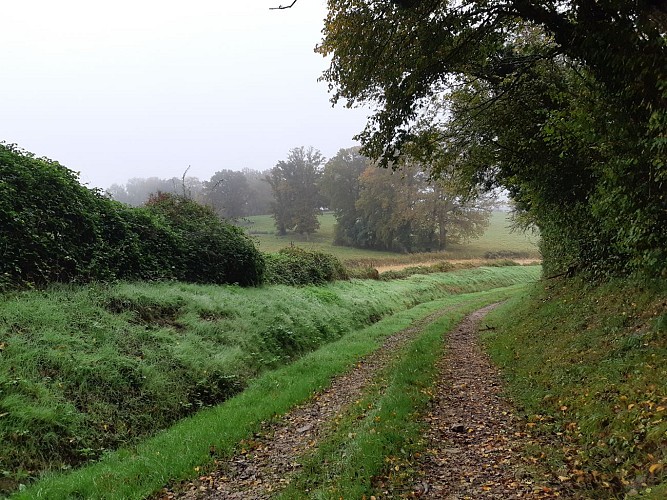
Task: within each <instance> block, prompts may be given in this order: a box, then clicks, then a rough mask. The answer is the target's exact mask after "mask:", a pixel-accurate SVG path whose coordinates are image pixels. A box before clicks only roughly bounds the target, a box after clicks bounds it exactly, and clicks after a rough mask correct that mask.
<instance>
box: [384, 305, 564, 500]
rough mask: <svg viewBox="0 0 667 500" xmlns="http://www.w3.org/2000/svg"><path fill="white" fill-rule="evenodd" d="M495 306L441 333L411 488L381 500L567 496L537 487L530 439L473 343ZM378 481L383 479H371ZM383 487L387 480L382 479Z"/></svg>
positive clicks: (553, 487) (491, 368)
mask: <svg viewBox="0 0 667 500" xmlns="http://www.w3.org/2000/svg"><path fill="white" fill-rule="evenodd" d="M497 305H498V304H493V305H490V306H487V307H484V308H482V309H480V310H478V311H476V312H474V313H472V314H471V315H469V316H468V317H466V318H465V319H464V320H463V321H462V322H461V323H460V324H459V325H458V326H457V327H456V328H455V329H454V330H452V331H451V332H450V333H449V335H448V336H447V338H446V351H445V355H444V356H443V357H442V358H441V359H440V361H439V362H438V373H439V375H438V379H437V382H436V384H435V387H434V396H433V399H432V401H431V403H430V405H429V408H428V410H427V412H426V414H425V417H424V423H425V424H426V429H427V430H426V433H425V435H424V441H425V443H424V444H425V450H424V452H423V453H422V454H420V456H419V458H418V459H417V463H414V464H412V465H413V467H414V468H415V469H417V470H418V473H417V474H416V477H417V479H416V481H415V482H414V483H413V484H412V486H411V488H410V491H407V492H406V491H403V492H397V491H387V490H385V491H384V494H383V495H380V498H387V497H390V498H401V497H403V498H405V497H410V498H413V497H420V498H429V499H442V500H459V499H518V498H526V499H528V498H530V499H547V498H568V497H569V496H570V494H569V493H568V491H566V490H564V489H561V487H560V485H558V484H546V483H548V481H546V480H545V481H543V483H544V484H537V483H536V482H535V479H534V478H533V474H532V473H530V472H529V471H530V470H531V469H532V466H533V465H534V464H532V463H531V460H530V459H526V458H525V457H524V456H523V454H522V446H523V445H524V444H526V443H527V442H528V441H529V440H530V441H531V442H532V444H533V445H534V444H536V443H537V444H539V443H538V441H536V439H537V438H536V437H534V436H531V435H530V432H529V431H528V430H527V427H526V424H525V422H524V421H523V419H521V418H519V417H518V416H517V415H516V412H515V410H514V409H513V407H512V406H511V405H510V404H509V403H508V402H507V401H506V400H505V399H504V398H503V397H502V384H501V379H500V376H499V371H498V369H497V368H496V367H495V366H494V365H493V364H492V363H491V361H490V359H489V358H488V356H487V355H486V353H484V352H483V350H482V348H481V347H480V343H479V339H478V337H479V333H478V329H479V324H480V322H481V321H482V319H483V318H484V316H485V315H486V314H487V313H488V312H489V311H491V310H492V309H493V308H494V307H496V306H497ZM378 482H379V483H381V482H382V480H379V481H378ZM386 484H391V481H387V482H386Z"/></svg>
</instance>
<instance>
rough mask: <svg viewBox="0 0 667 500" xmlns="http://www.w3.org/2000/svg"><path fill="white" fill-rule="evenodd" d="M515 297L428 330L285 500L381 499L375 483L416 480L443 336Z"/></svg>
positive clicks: (480, 297)
mask: <svg viewBox="0 0 667 500" xmlns="http://www.w3.org/2000/svg"><path fill="white" fill-rule="evenodd" d="M513 288H514V287H513ZM512 292H516V288H514V289H513V290H508V289H502V290H496V291H490V292H487V293H483V294H475V295H476V299H475V300H471V301H469V302H466V303H463V304H461V307H458V308H456V309H454V310H453V311H452V312H451V313H449V314H446V315H445V316H443V317H441V318H439V319H437V320H435V321H434V322H433V323H430V324H429V325H427V326H425V327H424V329H423V331H422V333H421V334H420V335H419V336H417V337H416V338H415V340H413V341H412V342H410V343H409V344H408V345H406V346H405V347H404V348H403V349H402V350H401V352H400V353H399V355H398V356H397V357H396V359H395V360H394V361H393V362H392V363H391V364H390V366H388V367H386V368H385V369H384V370H383V373H382V374H380V375H379V376H378V377H377V379H376V383H375V384H373V385H372V386H370V387H368V388H367V390H366V391H365V392H364V394H361V395H360V396H359V399H358V400H357V402H356V404H355V405H354V407H352V408H350V409H349V411H348V412H347V413H346V414H345V416H343V417H342V418H341V419H340V420H339V421H338V422H336V423H335V426H336V428H335V429H334V430H333V432H332V433H331V435H330V436H329V437H328V438H327V439H326V440H325V441H323V442H322V443H320V445H319V447H318V449H317V451H315V452H314V453H312V454H311V455H310V456H308V457H307V458H305V459H304V460H303V467H302V470H301V473H300V474H299V475H298V476H296V477H295V478H293V480H292V481H291V483H290V485H289V486H288V487H287V488H286V489H285V490H283V492H282V493H281V495H280V498H281V499H282V500H291V499H297V498H317V499H325V498H326V499H329V498H330V499H339V498H367V497H369V496H371V495H374V494H376V495H380V496H382V491H375V489H376V486H377V485H374V484H373V479H374V478H375V477H377V476H378V475H382V476H384V477H388V478H389V479H390V480H392V479H394V476H401V475H405V474H408V475H411V474H412V473H413V471H410V470H409V463H410V461H411V460H410V459H411V457H413V456H414V454H415V453H418V452H419V449H420V448H419V447H420V444H419V442H420V437H421V434H422V433H421V430H422V425H421V424H420V423H419V422H418V415H419V412H420V410H422V409H423V408H424V407H425V405H426V404H427V402H428V400H429V399H430V397H431V396H430V390H429V388H430V387H431V386H432V384H433V382H434V379H435V376H436V361H437V360H438V359H439V357H440V356H442V354H443V348H444V343H443V336H445V335H446V334H447V333H448V332H449V331H451V330H452V328H454V327H455V326H456V325H457V324H458V323H459V322H460V321H461V320H462V319H463V318H464V317H465V316H466V315H467V314H469V313H470V312H472V311H474V310H476V309H478V308H480V307H482V306H484V305H487V304H489V303H492V302H496V301H499V300H504V299H507V298H508V297H509V296H510V295H511V293H512ZM406 466H408V468H406ZM399 482H400V481H399Z"/></svg>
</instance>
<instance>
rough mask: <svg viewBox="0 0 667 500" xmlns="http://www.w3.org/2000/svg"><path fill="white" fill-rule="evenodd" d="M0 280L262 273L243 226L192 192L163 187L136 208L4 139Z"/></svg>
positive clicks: (250, 280)
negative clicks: (169, 192) (229, 220)
mask: <svg viewBox="0 0 667 500" xmlns="http://www.w3.org/2000/svg"><path fill="white" fill-rule="evenodd" d="M0 228H1V232H0V248H2V255H3V258H2V261H0V288H6V287H11V286H31V285H37V286H41V285H45V284H47V283H51V282H73V281H90V280H98V279H102V280H107V279H181V280H186V281H193V282H199V283H238V284H240V285H257V284H260V283H261V282H262V277H263V271H264V261H263V258H262V256H261V254H260V253H259V251H258V250H257V249H256V248H255V246H254V245H253V243H252V241H251V240H250V239H249V238H248V237H246V236H245V235H244V234H243V232H242V231H241V230H240V229H238V228H236V227H234V226H231V225H229V224H226V223H223V222H222V221H220V220H219V219H218V218H217V217H216V216H215V214H214V213H213V212H212V211H211V210H209V209H207V208H205V207H202V206H199V205H197V204H196V203H195V202H193V201H191V200H187V199H184V198H182V197H178V196H174V195H160V196H158V197H156V198H154V199H153V200H152V201H151V203H149V204H148V206H146V207H143V208H138V209H137V208H130V207H128V206H125V205H123V204H121V203H118V202H115V201H113V200H110V199H108V198H106V197H105V196H103V195H102V193H100V192H99V191H96V190H91V189H88V188H85V187H84V186H82V185H81V184H80V183H79V180H78V176H77V174H76V173H75V172H73V171H71V170H69V169H67V168H66V167H64V166H62V165H60V164H59V163H57V162H54V161H51V160H48V159H43V158H39V159H38V158H35V157H34V155H32V154H31V153H27V152H25V151H22V150H20V149H18V148H17V147H15V146H12V145H7V144H0Z"/></svg>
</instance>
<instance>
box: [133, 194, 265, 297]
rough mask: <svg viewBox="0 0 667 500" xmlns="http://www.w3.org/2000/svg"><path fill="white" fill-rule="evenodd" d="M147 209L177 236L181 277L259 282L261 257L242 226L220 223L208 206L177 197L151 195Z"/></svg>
mask: <svg viewBox="0 0 667 500" xmlns="http://www.w3.org/2000/svg"><path fill="white" fill-rule="evenodd" d="M146 207H147V209H148V210H149V211H150V212H151V213H153V214H155V215H158V216H162V217H164V218H165V220H166V221H167V222H168V224H169V225H170V227H171V228H172V229H173V231H174V232H175V233H176V235H177V241H178V244H179V247H180V248H179V252H178V262H177V264H178V265H177V267H178V269H179V270H180V271H181V273H180V276H179V277H180V278H181V279H183V280H185V281H191V282H197V283H238V284H239V285H259V284H261V283H262V280H263V275H264V259H263V257H262V255H261V254H260V252H259V251H258V250H257V249H256V248H255V245H254V244H253V243H252V240H250V238H249V237H248V236H246V235H245V233H244V232H243V230H242V229H240V228H238V227H236V226H233V225H231V224H228V223H225V222H222V221H221V220H220V218H218V216H217V215H216V214H215V212H213V210H212V209H210V208H209V207H205V206H202V205H199V204H198V203H196V202H194V201H192V200H189V199H187V198H184V197H182V196H177V195H174V194H167V193H158V194H157V195H153V196H151V198H150V199H149V200H148V203H147V204H146Z"/></svg>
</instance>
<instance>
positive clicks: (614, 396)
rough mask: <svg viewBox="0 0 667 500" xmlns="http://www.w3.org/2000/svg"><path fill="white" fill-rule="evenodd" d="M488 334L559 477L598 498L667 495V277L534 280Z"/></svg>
mask: <svg viewBox="0 0 667 500" xmlns="http://www.w3.org/2000/svg"><path fill="white" fill-rule="evenodd" d="M487 320H488V323H489V324H493V325H495V326H496V327H497V330H496V331H495V332H494V333H493V334H491V335H489V336H488V338H487V343H488V346H489V349H490V351H491V353H492V355H493V357H494V359H495V360H496V361H497V362H498V363H499V364H500V365H501V366H502V368H503V370H504V372H505V374H506V376H507V380H508V382H509V390H510V392H511V394H512V395H513V396H514V397H515V398H516V400H517V402H518V404H519V405H520V406H522V407H523V408H524V411H525V413H526V416H527V419H528V421H529V423H528V426H529V427H530V428H531V429H532V430H533V431H534V432H535V431H536V432H540V433H542V434H544V435H547V436H549V438H551V439H553V440H554V442H555V443H556V446H555V447H554V450H553V451H552V452H551V453H545V450H544V449H541V450H534V451H535V457H534V459H535V460H539V461H550V462H551V465H552V468H553V470H554V475H555V476H557V477H556V478H555V479H556V480H558V481H562V482H564V483H565V484H570V485H572V486H573V487H574V488H576V489H577V490H579V491H583V492H584V493H583V494H584V495H586V496H589V497H591V498H593V497H594V498H622V497H623V496H624V495H630V496H634V495H637V494H639V495H642V496H645V497H647V498H665V497H667V385H666V384H665V380H667V287H666V286H665V282H664V281H658V280H656V281H653V282H640V281H620V280H619V281H611V282H608V283H606V284H602V285H591V284H588V283H586V282H584V281H583V280H568V281H563V282H548V283H545V284H540V285H536V286H535V289H534V293H533V296H532V298H530V300H518V299H516V300H515V301H513V302H512V303H508V304H507V305H506V306H504V307H503V308H502V309H499V310H497V311H496V312H494V313H492V314H491V315H490V316H489V317H488V318H487Z"/></svg>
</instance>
